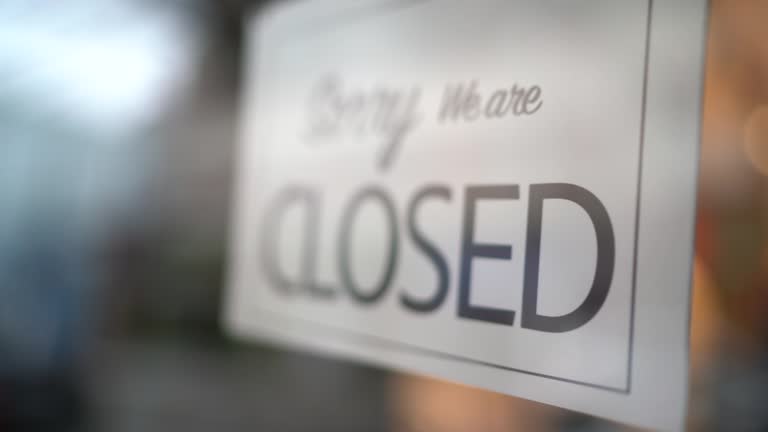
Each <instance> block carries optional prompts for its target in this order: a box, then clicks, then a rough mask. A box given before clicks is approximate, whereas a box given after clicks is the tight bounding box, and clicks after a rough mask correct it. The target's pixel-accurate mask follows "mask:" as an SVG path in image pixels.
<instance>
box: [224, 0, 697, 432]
mask: <svg viewBox="0 0 768 432" xmlns="http://www.w3.org/2000/svg"><path fill="white" fill-rule="evenodd" d="M706 13H707V8H706V3H705V1H703V0H666V1H659V0H657V1H650V0H621V1H617V0H579V1H569V0H547V1H543V0H536V1H532V0H525V1H524V0H517V1H511V0H499V1H472V2H468V1H464V0H456V1H436V0H432V1H360V0H345V1H334V2H324V1H317V2H298V3H291V4H290V5H279V6H276V7H272V8H270V9H268V10H266V11H264V12H263V13H261V14H260V15H258V16H256V17H254V18H253V19H252V20H250V21H249V27H248V28H249V37H248V42H249V44H248V51H247V53H248V55H249V63H248V67H247V74H246V79H247V84H248V86H247V92H246V94H245V99H244V100H245V110H244V116H243V124H244V134H243V142H242V144H243V145H242V151H241V153H240V158H239V160H240V170H239V173H240V176H239V183H238V196H237V206H236V211H235V226H236V229H235V230H234V233H233V254H232V258H233V268H232V274H231V289H230V292H229V296H228V301H227V325H228V327H229V328H230V329H231V331H233V332H234V333H236V334H238V335H242V336H245V337H249V338H250V337H257V338H261V339H268V340H272V341H276V342H279V343H282V344H285V345H288V346H297V347H304V348H309V349H313V350H316V351H322V352H327V353H332V354H334V355H339V356H343V357H347V358H353V359H357V360H360V361H363V362H366V363H371V364H376V365H382V366H385V367H390V368H393V369H397V370H405V371H412V372H417V373H424V374H428V375H432V376H436V377H441V378H446V379H450V380H454V381H459V382H462V383H467V384H471V385H475V386H479V387H483V388H486V389H490V390H495V391H499V392H502V393H506V394H510V395H514V396H520V397H524V398H528V399H532V400H535V401H540V402H544V403H549V404H553V405H557V406H561V407H565V408H569V409H573V410H578V411H583V412H586V413H590V414H594V415H597V416H602V417H606V418H610V419H615V420H618V421H623V422H627V423H631V424H635V425H639V426H645V427H653V428H661V429H681V428H682V427H683V424H684V417H685V413H686V398H687V373H688V327H689V326H688V324H689V302H690V293H689V285H690V274H691V261H692V254H693V226H694V215H695V202H694V201H695V195H696V173H697V165H698V142H699V119H700V110H701V89H702V69H703V60H702V59H703V51H704V35H705V21H706Z"/></svg>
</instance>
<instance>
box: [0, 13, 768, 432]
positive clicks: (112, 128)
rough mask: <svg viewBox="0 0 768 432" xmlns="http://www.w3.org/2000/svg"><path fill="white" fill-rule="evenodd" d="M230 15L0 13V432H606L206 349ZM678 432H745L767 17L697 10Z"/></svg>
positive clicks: (428, 383)
mask: <svg viewBox="0 0 768 432" xmlns="http://www.w3.org/2000/svg"><path fill="white" fill-rule="evenodd" d="M261 3H262V2H258V1H248V0H69V1H66V2H62V1H52V0H39V1H35V2H30V1H25V0H4V1H2V2H0V431H121V432H122V431H131V432H133V431H141V432H151V431H188V432H194V431H211V430H219V431H246V430H265V431H428V432H442V431H448V432H463V431H488V432H494V431H624V430H629V429H628V428H627V427H624V426H621V425H618V424H614V423H608V422H605V421H602V420H599V419H595V418H591V417H588V416H583V415H579V414H575V413H571V412H567V411H564V410H560V409H557V408H553V407H548V406H544V405H539V404H535V403H532V402H527V401H524V400H521V399H515V398H511V397H506V396H501V395H498V394H494V393H489V392H484V391H480V390H474V389H470V388H467V387H462V386H458V385H453V384H448V383H445V382H440V381H435V380H429V379H426V378H418V377H414V376H406V375H399V374H392V373H388V372H385V371H382V370H379V369H374V368H368V367H362V366H358V365H354V364H351V363H347V362H343V361H337V360H330V359H327V358H322V357H316V356H310V355H306V354H300V353H293V352H286V351H279V350H275V349H272V348H269V347H265V346H260V345H257V344H253V345H245V344H242V343H241V342H236V341H233V340H230V339H229V338H228V337H227V336H226V335H225V334H224V333H223V332H222V330H221V328H220V325H219V323H220V319H219V313H220V310H221V308H220V303H221V295H222V289H223V285H224V277H225V276H224V270H225V267H226V265H225V260H226V249H227V235H228V219H229V209H230V197H231V184H232V174H233V158H234V157H235V155H234V146H235V141H236V135H237V125H236V122H237V107H238V103H239V101H238V96H239V94H240V87H241V84H242V77H241V76H240V65H241V63H242V61H243V53H242V50H241V44H242V40H241V39H242V34H243V28H242V27H243V26H242V19H243V16H244V14H246V13H247V12H248V11H251V10H254V9H258V8H259V7H263V5H262V4H261ZM709 25H710V32H709V38H708V60H707V65H706V86H705V87H706V88H705V109H704V123H703V143H702V160H701V170H700V171H701V178H700V198H699V211H698V213H699V214H698V221H697V247H696V259H695V269H694V300H693V323H692V380H691V401H690V408H689V413H688V417H689V429H690V430H692V431H719V430H726V431H768V409H766V407H768V313H766V312H768V179H767V178H766V176H768V1H765V0H712V1H711V17H710V24H709Z"/></svg>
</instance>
